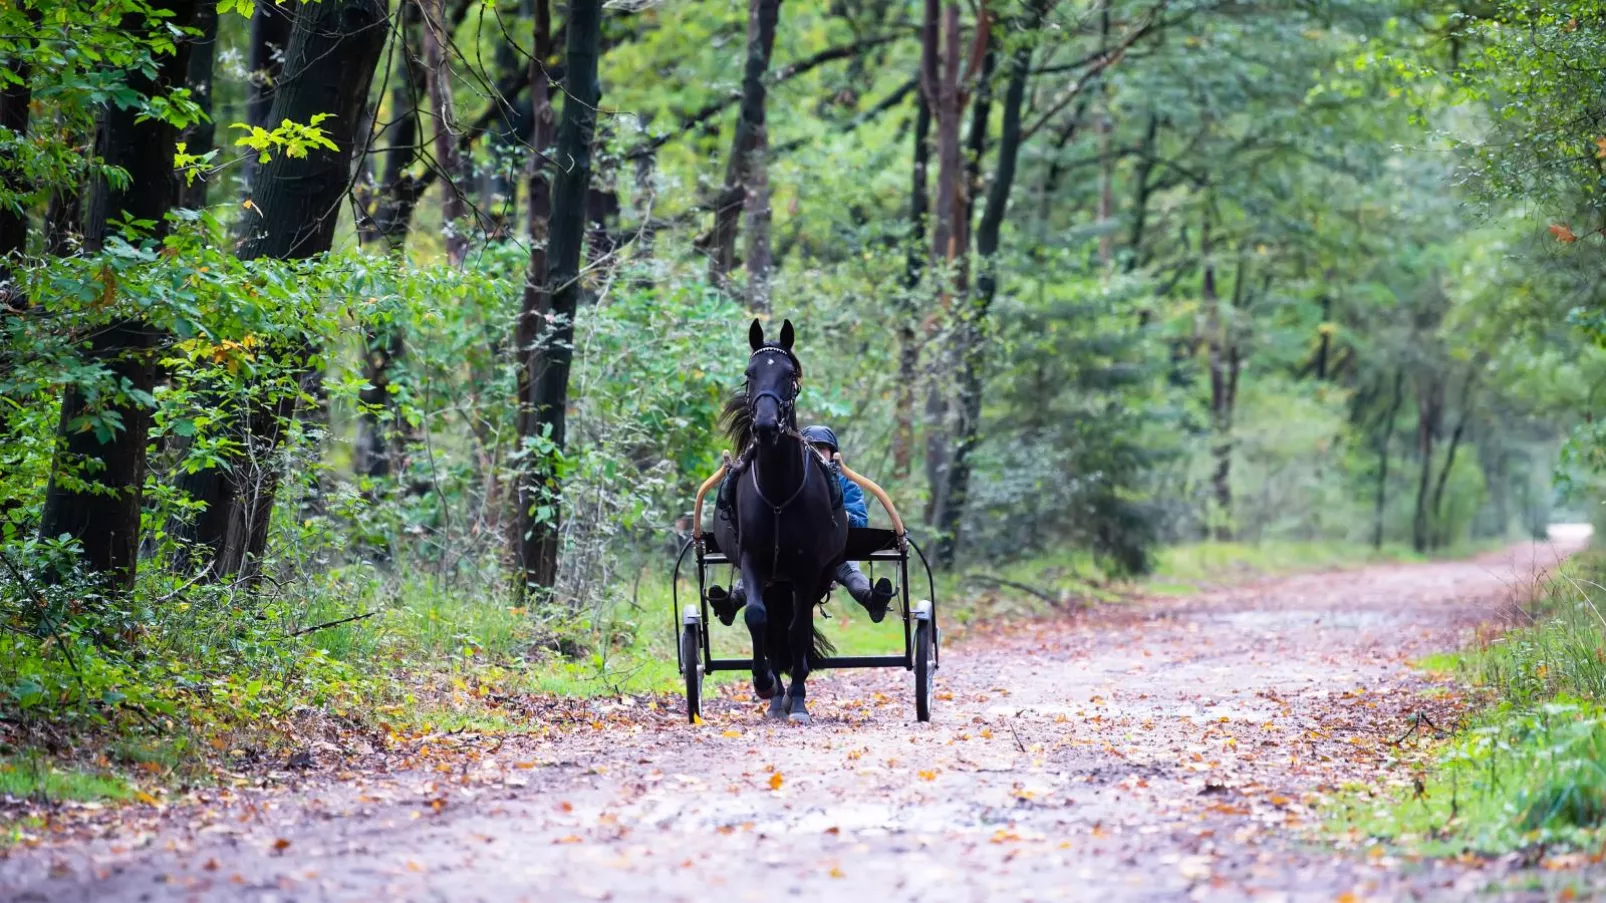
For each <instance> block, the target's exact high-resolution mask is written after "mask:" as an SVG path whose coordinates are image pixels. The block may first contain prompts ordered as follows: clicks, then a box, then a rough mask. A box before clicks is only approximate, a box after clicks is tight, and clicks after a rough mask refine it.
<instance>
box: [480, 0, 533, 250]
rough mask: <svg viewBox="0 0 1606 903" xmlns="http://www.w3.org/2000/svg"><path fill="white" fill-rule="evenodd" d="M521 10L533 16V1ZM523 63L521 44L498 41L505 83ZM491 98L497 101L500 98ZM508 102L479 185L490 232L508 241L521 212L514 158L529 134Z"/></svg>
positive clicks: (524, 1) (523, 3) (499, 70)
mask: <svg viewBox="0 0 1606 903" xmlns="http://www.w3.org/2000/svg"><path fill="white" fill-rule="evenodd" d="M518 12H519V17H520V18H521V19H531V18H533V17H534V14H535V11H534V5H533V0H520V2H519V8H518ZM521 66H523V67H525V68H528V61H527V60H526V59H525V58H524V54H523V53H522V51H521V49H520V48H519V47H518V45H516V44H515V43H514V42H513V41H512V40H509V39H506V36H505V35H504V40H501V41H497V42H496V69H497V73H498V75H497V77H498V78H499V79H501V80H502V81H503V82H506V81H509V80H510V77H512V76H516V75H517V74H518V70H519V68H520V67H521ZM491 99H492V100H493V101H495V100H497V99H498V98H494V97H493V98H491ZM506 103H507V106H504V107H503V108H502V116H501V119H500V121H499V122H498V123H497V125H496V126H495V127H494V128H493V129H492V131H491V133H490V135H489V136H488V137H487V139H486V144H487V145H488V149H489V150H490V158H491V162H490V165H488V166H486V167H485V170H484V172H483V173H482V174H481V176H480V186H479V187H480V202H479V204H480V210H481V211H482V212H483V213H484V215H485V217H486V221H487V226H486V234H487V235H488V236H489V237H490V238H492V239H496V240H505V239H507V238H508V237H509V236H510V235H512V232H513V228H514V226H513V222H514V219H515V217H516V216H517V212H518V189H517V187H516V185H517V183H516V182H515V181H514V178H515V175H516V172H517V169H518V167H516V166H514V164H513V162H512V161H513V160H515V159H516V157H515V155H516V154H517V153H518V149H519V146H520V144H521V143H522V142H523V140H524V136H525V132H521V131H520V129H519V125H520V123H519V121H518V120H519V119H520V118H521V116H520V113H521V112H522V111H517V110H515V109H513V108H512V106H513V104H514V100H513V98H511V97H510V98H507V100H506Z"/></svg>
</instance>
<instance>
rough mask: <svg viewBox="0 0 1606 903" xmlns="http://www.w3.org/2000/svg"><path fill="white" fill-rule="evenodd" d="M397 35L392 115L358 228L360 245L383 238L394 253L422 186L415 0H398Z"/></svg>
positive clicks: (422, 86)
mask: <svg viewBox="0 0 1606 903" xmlns="http://www.w3.org/2000/svg"><path fill="white" fill-rule="evenodd" d="M402 2H403V4H405V5H404V6H403V8H402V18H401V27H402V34H401V35H400V39H399V40H398V41H397V42H396V53H397V55H398V56H400V57H401V65H400V70H401V71H400V72H399V73H397V76H398V77H397V78H396V79H395V83H394V84H393V85H392V86H391V89H390V110H391V116H392V117H394V119H393V120H392V122H391V123H390V125H389V126H387V127H386V129H385V131H386V132H388V133H389V134H388V140H387V142H386V146H385V151H384V155H383V156H384V167H383V170H382V172H381V175H380V179H379V190H378V192H377V194H378V197H377V198H376V200H375V202H374V208H373V210H372V211H371V213H370V214H369V221H368V223H366V224H365V226H366V228H363V229H361V230H359V231H358V233H357V235H358V239H359V240H360V241H361V242H362V243H363V244H364V245H367V244H371V243H374V242H383V243H384V245H385V248H386V250H388V251H390V252H391V253H393V254H399V253H401V252H402V250H403V249H404V248H405V247H406V246H407V233H408V231H409V230H410V229H411V228H412V222H413V210H414V209H415V208H416V207H417V206H418V198H419V195H420V194H422V193H423V187H422V186H421V185H420V184H419V182H418V179H417V178H415V177H414V176H413V174H412V171H411V170H412V167H413V164H414V163H415V162H416V161H417V160H418V142H419V131H420V130H419V128H418V111H419V109H420V108H421V107H422V106H423V105H424V102H425V97H426V96H427V95H428V92H429V87H428V86H429V81H428V77H427V76H426V75H425V72H424V64H423V61H422V60H421V59H419V56H418V53H417V51H416V48H417V47H418V45H419V42H420V41H422V40H423V36H422V31H423V27H424V26H423V23H424V13H423V10H422V9H420V8H419V5H418V0H402Z"/></svg>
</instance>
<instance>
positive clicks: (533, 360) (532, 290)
mask: <svg viewBox="0 0 1606 903" xmlns="http://www.w3.org/2000/svg"><path fill="white" fill-rule="evenodd" d="M551 57H552V12H551V8H550V7H549V6H548V0H535V53H534V54H533V55H532V57H531V59H530V99H531V101H532V102H533V103H534V105H535V107H534V109H535V118H534V121H533V124H532V126H531V133H530V145H531V146H532V147H534V148H535V153H534V154H533V155H532V156H531V158H530V188H529V195H530V197H529V208H528V211H527V224H526V228H527V230H528V232H529V238H530V263H529V268H528V270H527V271H526V272H525V275H524V297H523V301H522V303H521V304H520V307H519V319H518V323H517V326H516V328H515V336H514V343H513V344H514V348H515V349H516V352H515V353H516V354H517V355H518V361H519V374H518V399H517V402H518V436H519V454H520V455H521V456H522V457H521V459H520V460H521V462H522V466H521V468H520V469H521V476H520V479H519V483H518V491H517V493H516V494H515V504H516V505H517V510H516V511H514V516H513V518H512V520H511V522H512V523H513V524H516V525H517V530H518V535H517V536H515V537H514V541H513V543H512V547H513V549H514V550H515V552H516V554H517V557H518V565H519V581H518V583H519V590H520V591H521V592H524V591H526V589H527V587H529V586H531V585H535V586H551V585H552V580H553V577H554V576H555V575H556V572H557V564H556V562H557V557H558V545H557V540H558V537H557V531H556V529H553V530H550V531H548V530H545V529H543V525H544V524H546V523H547V522H548V521H551V520H552V519H553V517H555V514H556V512H557V504H556V501H557V500H556V499H555V498H553V497H551V496H549V495H548V493H547V490H548V487H547V486H546V485H545V483H544V482H543V477H544V476H545V475H546V474H547V472H548V471H547V468H546V467H545V462H544V461H542V460H541V455H540V452H539V451H537V450H536V449H535V448H534V443H535V442H536V441H537V440H539V439H540V438H541V429H542V420H541V418H540V417H539V416H538V415H539V409H538V408H537V406H536V399H535V385H536V382H537V381H538V380H539V377H540V374H541V368H542V367H543V366H544V361H545V358H544V356H543V354H542V349H541V348H540V345H539V343H540V341H541V338H542V327H543V326H545V325H546V316H547V314H549V313H550V312H551V310H552V299H551V298H550V297H549V296H548V295H547V242H548V238H549V234H550V231H549V227H550V224H551V218H552V181H551V174H550V173H549V172H548V170H547V166H546V157H545V156H544V155H546V154H547V153H548V152H549V151H550V149H551V147H552V139H553V134H552V133H553V129H552V125H553V123H552V103H551V88H550V86H549V84H548V82H547V62H548V60H550V59H551ZM649 159H650V158H649ZM542 508H547V509H548V511H546V512H543V511H542V510H541V509H542ZM554 527H555V524H554Z"/></svg>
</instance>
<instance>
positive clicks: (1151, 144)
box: [1126, 113, 1160, 273]
mask: <svg viewBox="0 0 1606 903" xmlns="http://www.w3.org/2000/svg"><path fill="white" fill-rule="evenodd" d="M1159 132H1160V117H1159V115H1157V114H1155V113H1150V114H1149V124H1148V126H1147V127H1145V128H1144V130H1143V145H1142V147H1141V153H1140V154H1139V156H1138V165H1137V172H1136V173H1134V174H1133V178H1132V182H1133V186H1134V187H1133V189H1132V192H1133V197H1132V231H1131V233H1130V234H1129V235H1128V236H1127V248H1128V254H1127V258H1126V271H1127V272H1128V273H1130V272H1132V271H1134V270H1136V269H1137V268H1138V267H1140V266H1142V265H1143V264H1145V263H1147V262H1148V260H1147V257H1148V255H1146V254H1144V253H1143V237H1144V231H1145V229H1146V228H1147V227H1148V220H1149V195H1150V194H1151V193H1153V191H1154V186H1153V184H1152V183H1151V182H1150V181H1149V179H1150V177H1151V176H1153V175H1154V166H1155V160H1156V158H1155V151H1154V149H1155V139H1156V138H1157V137H1158V135H1159Z"/></svg>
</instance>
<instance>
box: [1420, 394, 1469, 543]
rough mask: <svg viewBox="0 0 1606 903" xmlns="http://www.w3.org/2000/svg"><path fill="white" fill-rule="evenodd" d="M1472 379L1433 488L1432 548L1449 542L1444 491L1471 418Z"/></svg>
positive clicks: (1462, 396) (1463, 396)
mask: <svg viewBox="0 0 1606 903" xmlns="http://www.w3.org/2000/svg"><path fill="white" fill-rule="evenodd" d="M1473 386H1474V377H1473V375H1472V374H1468V376H1467V382H1466V386H1465V387H1463V388H1462V390H1461V414H1460V416H1459V417H1457V418H1456V421H1455V429H1454V430H1451V431H1450V447H1449V448H1448V449H1446V450H1445V454H1444V467H1443V468H1442V469H1440V471H1439V478H1438V480H1437V481H1436V482H1435V484H1434V486H1433V507H1432V512H1433V513H1432V517H1433V529H1432V531H1431V538H1432V543H1431V544H1432V546H1433V547H1434V548H1443V547H1444V546H1445V545H1447V544H1448V543H1449V541H1450V537H1449V536H1448V535H1447V534H1446V532H1445V530H1444V489H1445V486H1447V485H1448V484H1449V482H1450V471H1451V470H1454V469H1455V456H1456V452H1458V451H1459V450H1460V449H1461V439H1462V437H1463V436H1465V435H1466V431H1467V421H1468V419H1469V418H1470V417H1471V416H1472V397H1473Z"/></svg>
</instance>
